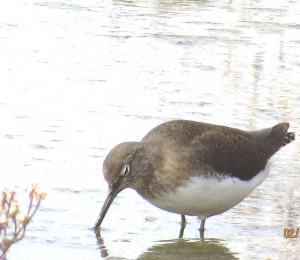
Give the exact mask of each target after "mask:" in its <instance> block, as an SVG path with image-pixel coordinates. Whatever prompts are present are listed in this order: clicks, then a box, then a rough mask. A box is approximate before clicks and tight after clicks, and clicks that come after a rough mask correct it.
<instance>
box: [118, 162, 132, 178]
mask: <svg viewBox="0 0 300 260" xmlns="http://www.w3.org/2000/svg"><path fill="white" fill-rule="evenodd" d="M129 171H130V167H129V164H125V165H124V167H123V168H122V170H121V172H120V176H121V177H125V176H127V175H128V173H129Z"/></svg>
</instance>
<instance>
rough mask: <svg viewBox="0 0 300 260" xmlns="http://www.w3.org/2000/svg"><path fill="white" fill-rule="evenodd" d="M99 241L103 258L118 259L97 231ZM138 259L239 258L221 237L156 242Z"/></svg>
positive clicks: (212, 259) (224, 259) (120, 257)
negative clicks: (110, 251)
mask: <svg viewBox="0 0 300 260" xmlns="http://www.w3.org/2000/svg"><path fill="white" fill-rule="evenodd" d="M96 238H97V243H98V244H99V249H100V252H101V257H102V258H107V259H116V256H114V257H112V256H109V253H108V250H107V249H106V246H105V244H104V239H103V237H102V236H101V234H100V232H99V231H98V232H96ZM123 257H124V256H118V257H117V259H126V258H123ZM137 259H139V260H151V259H153V260H156V259H162V260H174V259H184V260H194V259H198V260H199V259H200V260H201V259H210V260H220V259H222V260H226V259H239V258H238V257H237V256H236V253H233V252H230V250H229V249H228V247H226V245H224V242H223V241H222V240H220V239H205V241H204V240H201V239H200V240H199V238H195V239H180V238H179V239H171V240H162V241H158V242H156V244H155V245H154V246H152V247H151V248H148V250H147V251H146V252H144V253H142V254H141V255H140V256H139V257H138V258H137Z"/></svg>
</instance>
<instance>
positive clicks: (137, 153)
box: [94, 120, 295, 238]
mask: <svg viewBox="0 0 300 260" xmlns="http://www.w3.org/2000/svg"><path fill="white" fill-rule="evenodd" d="M288 128H289V123H287V122H282V123H279V124H276V125H275V126H273V127H270V128H266V129H261V130H256V131H244V130H240V129H236V128H231V127H227V126H221V125H214V124H209V123H203V122H197V121H191V120H171V121H167V122H165V123H162V124H160V125H158V126H156V127H155V128H153V129H152V130H150V131H149V132H148V133H147V134H146V135H145V136H144V137H143V138H142V140H141V141H140V142H123V143H120V144H118V145H116V146H115V147H114V148H113V149H112V150H111V151H110V152H109V153H108V155H107V156H106V158H105V160H104V162H103V169H102V170H103V175H104V178H105V180H106V181H107V183H108V195H107V197H106V199H105V201H104V203H103V206H102V209H101V212H100V214H99V216H98V218H97V221H96V223H95V226H94V228H95V230H99V229H100V226H101V224H102V221H103V219H104V217H105V215H106V213H107V211H108V209H109V208H110V206H111V204H112V202H113V201H114V199H115V197H116V196H117V195H118V194H119V193H120V192H121V191H123V190H124V189H127V188H131V189H134V190H135V191H136V192H137V193H138V194H139V195H140V196H141V197H143V198H144V199H145V200H147V201H148V202H150V203H151V204H153V205H154V206H156V207H158V208H160V209H163V210H166V211H168V212H172V213H177V214H180V215H181V231H180V235H179V237H182V235H183V230H184V227H185V224H186V219H185V216H186V215H188V216H198V218H199V219H200V220H201V225H200V228H199V231H200V237H201V238H204V226H205V220H206V219H207V218H209V217H211V216H215V215H218V214H221V213H223V212H225V211H227V210H229V209H231V208H232V207H234V206H235V205H237V204H238V203H240V202H241V201H242V200H244V199H245V198H246V197H247V196H248V195H249V194H250V193H251V191H252V190H254V189H255V188H256V187H257V186H258V185H260V184H261V183H262V182H263V181H264V180H265V179H266V178H267V176H268V174H269V171H270V165H271V162H270V158H271V157H272V156H273V155H274V154H275V153H276V152H277V151H278V150H279V149H280V148H281V147H283V146H285V145H287V144H289V143H290V142H292V141H294V140H295V133H293V132H287V131H288Z"/></svg>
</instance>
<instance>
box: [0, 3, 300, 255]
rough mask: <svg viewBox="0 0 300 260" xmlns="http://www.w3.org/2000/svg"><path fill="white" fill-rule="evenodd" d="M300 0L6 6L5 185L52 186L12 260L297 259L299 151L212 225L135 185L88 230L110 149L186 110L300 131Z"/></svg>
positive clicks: (1, 133)
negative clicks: (159, 202) (159, 203)
mask: <svg viewBox="0 0 300 260" xmlns="http://www.w3.org/2000/svg"><path fill="white" fill-rule="evenodd" d="M299 104H300V4H299V1H297V0H291V1H283V0H275V1H270V0H265V1H264V0H261V1H251V0H250V1H249V0H248V1H243V0H233V1H231V0H230V1H216V0H202V1H201V0H198V1H189V0H186V1H177V0H176V1H175V0H173V1H172V0H143V1H139V0H131V1H130V0H124V1H121V0H102V1H95V0H87V1H79V0H68V1H30V0H21V1H2V2H1V3H0V122H1V125H0V188H1V189H3V188H7V189H13V190H16V191H17V194H18V199H19V201H20V203H21V211H25V210H26V203H27V202H28V201H27V200H28V199H27V195H26V192H25V191H24V190H25V188H26V187H27V185H28V184H30V183H33V182H38V183H39V184H40V185H41V186H42V187H43V188H45V189H46V190H47V191H48V196H47V198H46V199H45V200H44V201H43V202H42V205H41V207H40V210H39V211H38V212H37V214H36V216H35V217H34V219H33V221H32V222H31V223H30V225H29V226H28V230H27V232H26V237H25V238H24V239H23V240H22V241H20V242H19V243H18V244H15V245H13V246H12V247H11V249H10V251H9V252H8V259H22V260H26V259H30V260H34V259H44V260H48V259H49V260H50V259H51V260H52V259H64V260H67V259H91V260H93V259H175V258H176V259H185V260H186V259H208V258H209V259H299V255H300V236H299V237H298V238H285V237H284V229H285V228H300V209H299V208H300V207H299V206H300V185H299V183H300V161H299V155H300V146H299V141H298V140H296V141H295V142H294V143H292V144H290V145H288V146H286V147H284V148H283V149H282V150H281V151H280V152H279V153H278V154H276V155H275V156H274V158H273V164H272V170H271V174H270V176H269V178H268V179H267V180H266V181H265V182H264V183H262V184H261V185H260V186H259V187H258V188H256V189H255V190H254V191H253V192H252V193H251V194H250V196H249V197H248V198H246V199H245V200H244V201H243V202H242V203H241V204H239V205H237V206H236V207H234V208H233V209H231V210H230V211H228V212H226V213H224V214H222V215H219V216H215V217H212V218H210V219H208V220H207V223H206V233H205V236H206V240H205V241H204V242H201V241H200V240H199V232H198V228H199V225H200V221H199V220H198V219H197V218H196V217H188V218H187V221H188V224H187V227H186V229H185V233H184V239H178V234H179V230H180V216H179V215H176V214H172V213H168V212H164V211H162V210H160V209H157V208H155V207H154V206H152V205H150V204H149V203H147V202H146V201H144V200H143V199H142V198H140V197H139V196H138V195H137V194H136V193H135V192H134V191H132V190H126V191H124V192H122V193H121V194H120V195H119V196H118V197H117V198H116V200H115V202H114V203H113V205H112V206H111V208H110V210H109V212H108V214H107V216H106V218H105V220H104V222H103V224H102V227H103V229H102V231H101V238H100V239H97V238H96V237H95V235H94V232H93V229H92V228H93V225H94V222H95V221H96V219H97V216H98V214H99V212H100V209H101V206H102V203H103V201H104V199H105V196H106V192H107V184H106V182H105V180H104V178H103V176H102V172H101V170H102V169H101V168H102V163H103V160H104V158H105V156H106V154H107V153H108V152H109V150H110V149H111V148H112V147H113V146H115V145H116V144H118V143H120V142H123V141H138V140H140V139H141V138H142V137H143V136H144V135H145V134H146V133H147V132H148V131H149V130H150V129H151V128H153V127H155V126H156V125H158V124H160V123H162V122H165V121H168V120H172V119H178V118H181V119H189V120H196V121H204V122H209V123H214V124H221V125H227V126H231V127H237V128H241V129H244V130H255V129H259V128H264V127H270V126H272V125H274V124H276V123H278V122H281V121H288V122H290V123H291V127H290V130H291V131H294V132H297V133H298V134H297V135H296V138H297V137H298V136H299V133H300V105H299Z"/></svg>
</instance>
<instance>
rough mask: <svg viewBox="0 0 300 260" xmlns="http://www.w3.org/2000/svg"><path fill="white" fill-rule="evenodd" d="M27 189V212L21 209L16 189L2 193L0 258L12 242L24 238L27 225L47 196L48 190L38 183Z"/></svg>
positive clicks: (0, 202) (3, 257) (0, 204)
mask: <svg viewBox="0 0 300 260" xmlns="http://www.w3.org/2000/svg"><path fill="white" fill-rule="evenodd" d="M26 191H27V192H28V194H29V206H28V210H27V212H26V213H25V214H23V213H21V212H20V210H19V203H18V201H17V198H16V192H15V191H8V190H4V191H2V192H1V193H0V259H5V257H6V253H7V251H8V249H9V248H10V247H11V246H12V244H14V243H16V242H19V241H20V240H21V239H23V238H24V236H25V231H26V228H27V225H28V224H29V222H30V221H31V220H32V218H33V216H34V215H35V213H36V212H37V210H38V208H39V206H40V203H41V201H42V199H44V198H45V197H46V196H47V192H46V191H44V190H43V189H41V188H40V186H39V185H38V184H37V183H33V184H31V185H29V186H28V187H27V189H26Z"/></svg>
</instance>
